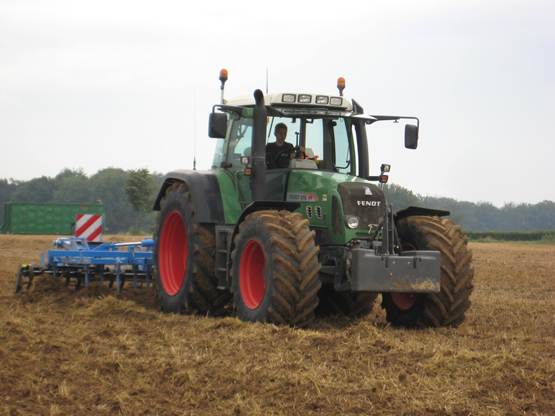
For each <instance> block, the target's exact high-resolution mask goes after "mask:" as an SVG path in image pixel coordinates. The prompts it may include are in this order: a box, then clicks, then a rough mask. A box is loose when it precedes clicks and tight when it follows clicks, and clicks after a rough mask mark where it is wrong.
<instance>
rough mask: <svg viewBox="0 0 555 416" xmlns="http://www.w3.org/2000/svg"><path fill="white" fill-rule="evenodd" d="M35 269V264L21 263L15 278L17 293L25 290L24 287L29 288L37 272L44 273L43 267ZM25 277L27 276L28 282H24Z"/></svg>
mask: <svg viewBox="0 0 555 416" xmlns="http://www.w3.org/2000/svg"><path fill="white" fill-rule="evenodd" d="M37 267H38V268H39V269H38V270H37V271H35V265H33V264H20V265H19V268H18V270H17V276H16V278H15V291H14V292H15V294H16V295H18V294H20V293H22V292H23V289H26V290H29V289H30V288H31V285H32V284H33V277H34V276H35V273H36V274H42V269H40V266H37ZM24 278H27V282H24Z"/></svg>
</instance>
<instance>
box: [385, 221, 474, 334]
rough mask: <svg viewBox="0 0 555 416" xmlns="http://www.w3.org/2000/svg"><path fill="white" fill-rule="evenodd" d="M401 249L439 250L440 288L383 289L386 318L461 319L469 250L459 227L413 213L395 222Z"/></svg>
mask: <svg viewBox="0 0 555 416" xmlns="http://www.w3.org/2000/svg"><path fill="white" fill-rule="evenodd" d="M397 233H398V235H399V238H400V239H401V243H402V247H403V250H415V249H416V250H436V251H439V252H440V253H441V292H440V293H429V294H416V293H384V294H383V295H382V307H383V308H384V309H385V310H386V313H387V317H386V319H387V321H388V322H390V323H391V324H392V325H399V326H406V327H415V326H417V327H421V328H426V327H441V326H452V327H456V326H458V325H460V324H461V323H463V322H464V320H465V312H466V311H467V310H468V308H469V307H470V300H469V297H470V294H471V293H472V289H473V285H472V279H473V277H474V268H473V267H472V251H471V250H470V249H469V248H468V238H467V237H465V236H463V235H462V234H461V227H460V226H455V225H454V224H453V221H451V220H449V219H441V218H439V217H426V216H414V217H408V218H404V219H402V220H400V221H399V223H398V224H397Z"/></svg>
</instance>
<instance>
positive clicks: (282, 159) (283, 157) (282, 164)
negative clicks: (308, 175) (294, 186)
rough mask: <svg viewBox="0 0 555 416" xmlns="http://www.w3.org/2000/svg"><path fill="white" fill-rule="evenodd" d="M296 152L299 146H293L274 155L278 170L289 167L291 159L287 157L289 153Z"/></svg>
mask: <svg viewBox="0 0 555 416" xmlns="http://www.w3.org/2000/svg"><path fill="white" fill-rule="evenodd" d="M298 150H299V146H295V147H294V148H292V149H291V148H288V149H283V150H281V151H280V152H279V153H278V154H277V155H276V166H277V167H278V168H281V169H284V168H288V167H289V161H290V160H291V157H290V156H289V154H290V153H291V152H294V151H298ZM286 153H287V154H286Z"/></svg>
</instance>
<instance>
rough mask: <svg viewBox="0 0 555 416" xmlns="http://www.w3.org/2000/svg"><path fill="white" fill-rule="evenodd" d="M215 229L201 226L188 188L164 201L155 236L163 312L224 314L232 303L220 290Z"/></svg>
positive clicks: (180, 186) (175, 189) (175, 188)
mask: <svg viewBox="0 0 555 416" xmlns="http://www.w3.org/2000/svg"><path fill="white" fill-rule="evenodd" d="M214 232H215V231H214V225H213V224H202V223H198V222H197V221H196V219H195V212H194V207H193V201H192V198H191V194H190V192H189V189H188V188H187V185H185V184H184V183H175V184H174V185H172V186H171V187H169V188H168V190H167V192H166V196H165V197H164V198H163V199H162V201H161V209H160V214H159V216H158V219H157V224H156V232H155V234H154V240H155V247H154V253H153V258H154V279H155V282H156V291H157V294H158V297H159V300H160V309H161V310H163V311H164V312H167V313H183V312H184V311H186V310H187V311H191V312H192V311H197V312H199V313H202V314H210V315H219V314H221V313H222V312H223V311H224V309H225V307H226V306H227V304H228V303H229V301H230V299H231V294H230V293H229V292H227V291H221V290H218V289H217V287H216V285H217V278H216V276H215V260H214V258H215V251H216V240H215V237H214Z"/></svg>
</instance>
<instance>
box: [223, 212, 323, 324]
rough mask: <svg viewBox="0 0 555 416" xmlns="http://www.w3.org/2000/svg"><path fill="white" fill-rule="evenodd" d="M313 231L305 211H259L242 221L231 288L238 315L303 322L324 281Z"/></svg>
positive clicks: (315, 303)
mask: <svg viewBox="0 0 555 416" xmlns="http://www.w3.org/2000/svg"><path fill="white" fill-rule="evenodd" d="M314 236H315V232H314V231H311V230H310V229H309V228H308V220H305V219H303V218H302V215H301V214H297V213H291V212H288V211H280V212H278V211H258V212H254V213H252V214H249V215H247V217H246V218H245V221H244V222H242V223H241V225H240V226H239V233H238V234H237V236H236V237H235V239H234V244H235V250H234V251H233V253H232V260H233V266H232V277H233V281H232V289H233V295H234V299H235V308H236V309H237V316H238V317H239V319H241V320H243V321H247V322H269V323H274V324H279V325H294V326H297V327H304V326H306V325H308V324H309V323H310V322H311V321H312V320H313V319H314V310H315V309H316V307H317V306H318V290H319V289H320V287H321V282H320V279H319V275H318V272H319V270H320V268H321V266H320V263H318V252H319V247H318V246H317V245H315V243H314Z"/></svg>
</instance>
